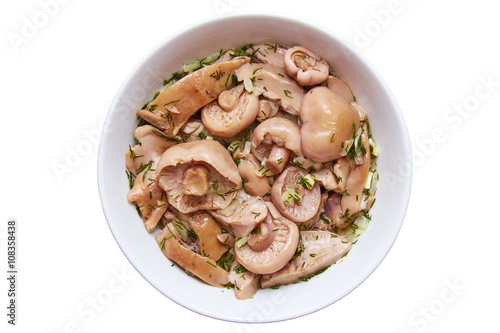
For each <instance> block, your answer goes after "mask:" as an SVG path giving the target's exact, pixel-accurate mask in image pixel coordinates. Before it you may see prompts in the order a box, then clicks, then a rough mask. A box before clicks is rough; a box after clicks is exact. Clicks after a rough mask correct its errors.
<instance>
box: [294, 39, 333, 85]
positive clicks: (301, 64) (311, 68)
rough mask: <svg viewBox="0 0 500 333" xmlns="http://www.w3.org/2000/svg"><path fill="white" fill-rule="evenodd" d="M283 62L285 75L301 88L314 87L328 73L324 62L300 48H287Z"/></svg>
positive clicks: (317, 56) (309, 51)
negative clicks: (295, 81)
mask: <svg viewBox="0 0 500 333" xmlns="http://www.w3.org/2000/svg"><path fill="white" fill-rule="evenodd" d="M284 60H285V69H286V72H287V74H288V75H290V76H291V77H293V78H294V79H296V80H297V82H298V83H299V84H300V85H302V86H314V85H316V84H319V83H321V82H323V81H325V80H326V78H327V77H328V73H329V71H330V68H329V66H328V63H327V62H326V61H325V60H323V59H321V57H320V56H319V55H317V54H316V53H314V52H312V51H311V50H308V49H306V48H304V47H301V46H294V47H291V48H289V49H288V50H287V51H286V53H285V58H284Z"/></svg>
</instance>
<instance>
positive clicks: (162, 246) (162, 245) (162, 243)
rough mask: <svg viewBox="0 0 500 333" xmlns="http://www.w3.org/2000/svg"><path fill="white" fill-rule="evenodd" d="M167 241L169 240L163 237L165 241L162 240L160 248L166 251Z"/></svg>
mask: <svg viewBox="0 0 500 333" xmlns="http://www.w3.org/2000/svg"><path fill="white" fill-rule="evenodd" d="M166 240H167V239H166V238H165V237H163V239H162V240H161V242H160V247H161V249H162V250H165V241H166Z"/></svg>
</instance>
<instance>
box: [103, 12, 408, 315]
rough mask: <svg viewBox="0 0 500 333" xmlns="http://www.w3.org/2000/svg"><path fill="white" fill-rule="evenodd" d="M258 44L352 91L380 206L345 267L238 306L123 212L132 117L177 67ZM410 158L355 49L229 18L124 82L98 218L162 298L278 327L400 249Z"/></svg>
mask: <svg viewBox="0 0 500 333" xmlns="http://www.w3.org/2000/svg"><path fill="white" fill-rule="evenodd" d="M262 42H269V43H278V44H281V45H289V46H293V45H301V46H304V47H306V48H309V49H311V50H312V51H314V52H316V53H317V54H319V55H321V56H322V57H323V58H325V59H326V60H327V61H328V63H329V64H330V65H331V66H332V67H333V68H334V70H335V71H336V72H337V73H338V74H339V75H340V76H341V77H342V78H344V79H345V80H346V81H347V82H348V84H349V85H350V86H351V88H352V90H353V91H354V94H355V96H356V98H357V100H358V102H359V103H360V104H361V105H362V106H363V107H364V109H365V110H366V111H367V113H368V115H369V117H370V125H371V128H372V132H373V136H374V138H375V140H376V142H377V144H378V146H379V148H380V156H379V158H378V171H379V173H380V181H379V184H378V191H377V195H376V204H375V205H374V207H373V209H372V210H371V211H370V214H371V215H372V216H373V219H372V221H371V223H370V226H369V228H368V229H367V231H366V232H365V233H364V234H363V235H362V236H361V237H360V238H359V239H358V242H357V243H356V244H355V245H353V247H352V249H351V251H350V252H349V254H348V255H347V256H346V257H345V258H344V259H343V260H342V262H341V263H337V265H334V266H333V267H331V268H330V269H328V270H327V271H325V272H324V273H322V274H320V275H318V276H316V277H314V278H313V279H311V280H310V281H308V282H301V283H298V284H293V285H288V286H282V287H281V288H279V289H274V290H273V289H263V290H259V291H258V292H257V294H256V295H255V296H254V297H253V298H251V299H248V300H237V299H236V298H235V296H234V292H233V290H226V289H219V288H214V287H211V286H209V285H207V284H204V283H203V282H200V281H199V280H197V279H195V278H192V277H189V276H188V275H186V273H185V272H184V271H183V270H182V269H180V268H178V267H177V266H172V265H171V263H170V261H169V260H168V259H167V258H166V257H165V256H164V255H163V253H162V252H161V251H159V249H158V245H157V244H156V242H155V239H154V233H148V232H147V231H146V229H145V227H144V224H143V222H142V220H141V219H140V218H139V216H138V215H137V213H136V210H135V207H134V206H133V205H130V204H128V203H127V200H126V195H127V192H128V181H127V177H126V175H125V157H124V156H125V151H126V150H127V149H128V145H129V144H131V143H132V138H133V132H134V129H135V128H136V124H137V117H136V114H135V113H136V111H137V110H139V109H140V108H141V107H142V105H144V103H146V102H149V101H150V100H151V99H152V97H153V94H154V93H155V92H156V91H157V90H158V89H159V88H161V87H162V84H163V80H164V79H166V78H168V77H170V76H171V74H172V73H173V72H175V71H178V70H179V69H180V68H181V66H182V64H184V63H187V62H189V61H192V60H196V59H200V58H203V57H205V56H207V55H209V54H212V53H215V52H218V51H219V50H220V49H228V48H230V47H239V46H242V45H245V44H248V43H254V44H257V43H262ZM411 156H412V155H411V147H410V141H409V136H408V132H407V128H406V124H405V121H404V119H403V115H402V113H401V110H400V108H399V106H398V104H397V102H396V100H395V98H394V96H393V95H392V93H391V91H390V89H389V87H388V86H387V84H386V83H385V82H384V80H383V79H382V77H381V75H380V74H379V73H378V72H377V70H376V69H375V68H374V67H373V65H371V64H370V62H369V61H368V60H367V59H366V58H365V57H364V56H363V55H362V54H360V52H358V51H357V50H356V49H355V48H354V47H353V46H351V45H350V44H349V43H347V42H346V41H344V40H343V39H342V38H340V37H338V36H336V35H335V34H334V33H332V32H329V31H326V30H325V29H323V28H319V27H316V26H314V25H311V24H306V23H303V22H300V21H298V20H295V19H291V18H284V17H277V16H269V15H244V16H231V17H227V18H222V19H216V20H212V21H209V22H205V23H201V24H197V25H196V26H193V27H191V28H190V29H188V30H186V31H184V32H182V33H180V34H178V35H176V36H174V37H171V38H168V39H166V40H164V41H163V42H162V43H160V44H159V45H158V46H157V47H155V48H154V49H153V50H152V51H150V52H149V53H148V54H147V55H146V56H145V57H144V58H143V59H142V61H141V62H140V63H139V64H138V65H137V66H136V68H135V69H133V70H132V72H131V73H130V74H129V75H128V77H127V78H126V80H125V82H124V83H123V84H122V86H121V87H120V88H119V90H118V92H117V94H116V96H115V98H114V100H113V102H112V104H111V107H110V109H109V112H108V114H107V117H106V122H105V125H104V127H103V132H102V136H101V141H100V145H99V157H98V184H99V193H100V197H101V204H102V207H103V210H104V214H105V216H106V219H107V222H108V224H109V228H110V229H111V232H112V234H113V236H114V238H115V239H116V242H117V243H118V245H119V246H120V248H121V250H122V251H123V253H124V254H125V256H126V257H127V258H128V260H129V261H130V263H131V264H132V265H133V266H134V267H135V268H136V269H137V271H138V272H139V273H140V274H141V275H142V276H143V277H144V278H145V279H146V280H147V281H148V282H149V283H150V284H151V285H152V286H154V287H155V288H156V289H157V290H158V291H160V292H161V293H163V294H164V295H165V296H167V297H168V298H169V299H171V300H172V301H174V302H176V303H178V304H180V305H182V306H183V307H185V308H187V309H190V310H192V311H195V312H197V313H200V314H203V315H206V316H209V317H213V318H217V319H222V320H228V321H234V322H245V323H263V322H275V321H280V320H286V319H291V318H296V317H299V316H303V315H306V314H309V313H312V312H314V311H317V310H319V309H322V308H324V307H326V306H328V305H331V304H332V303H334V302H336V301H338V300H339V299H341V298H342V297H344V296H345V295H347V294H348V293H349V292H351V291H352V290H354V289H355V288H356V287H357V286H359V285H360V284H361V283H362V282H363V281H364V280H365V279H366V278H367V277H368V276H369V275H370V274H371V273H372V272H373V271H374V270H375V269H376V268H377V266H378V265H379V264H380V263H381V262H382V260H383V259H384V257H385V256H386V255H387V253H388V252H389V250H390V249H391V247H392V245H393V243H394V241H395V240H396V237H397V235H398V233H399V230H400V228H401V225H402V223H403V220H404V216H405V213H406V209H407V206H408V201H409V196H410V189H411V177H412V168H411V165H412V158H411ZM329 286H335V288H331V287H329Z"/></svg>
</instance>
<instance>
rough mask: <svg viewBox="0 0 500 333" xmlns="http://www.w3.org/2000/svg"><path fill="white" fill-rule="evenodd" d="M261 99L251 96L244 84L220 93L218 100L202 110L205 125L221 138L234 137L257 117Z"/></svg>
mask: <svg viewBox="0 0 500 333" xmlns="http://www.w3.org/2000/svg"><path fill="white" fill-rule="evenodd" d="M258 105H259V98H258V97H257V96H256V95H253V94H249V93H248V92H247V91H246V90H245V87H244V85H243V84H240V85H238V86H236V87H234V88H232V89H230V90H225V91H223V92H221V93H220V95H219V97H218V99H217V100H216V101H213V102H211V103H209V104H207V105H206V106H204V107H203V108H202V109H201V119H202V121H203V125H204V126H205V127H206V128H207V129H208V130H209V131H210V132H212V133H213V134H215V135H217V136H220V137H225V138H228V137H232V136H234V135H236V134H238V133H239V132H240V131H242V130H244V129H245V128H247V127H248V125H250V124H251V123H252V122H253V121H254V120H255V118H256V117H257V113H258V112H259V109H258Z"/></svg>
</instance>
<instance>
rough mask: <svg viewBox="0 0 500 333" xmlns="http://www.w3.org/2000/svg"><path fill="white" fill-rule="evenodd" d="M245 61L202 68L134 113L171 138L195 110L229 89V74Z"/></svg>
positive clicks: (240, 59)
mask: <svg viewBox="0 0 500 333" xmlns="http://www.w3.org/2000/svg"><path fill="white" fill-rule="evenodd" d="M248 61H249V59H248V57H245V58H238V59H234V60H231V61H227V62H223V63H217V64H213V65H209V66H206V67H202V68H200V69H198V70H196V71H194V72H193V73H191V74H189V75H187V76H185V77H184V78H182V79H181V80H179V81H177V82H176V83H174V84H173V85H171V86H170V87H168V88H167V89H165V90H164V91H162V92H161V93H160V94H159V95H158V96H157V97H156V98H155V99H154V100H153V101H151V102H150V103H149V104H148V105H147V107H146V108H145V109H143V110H139V111H137V115H138V116H139V117H141V118H143V119H144V120H146V121H147V122H149V123H151V124H152V125H154V126H155V127H158V128H160V129H161V130H164V131H165V133H166V135H167V136H168V137H169V138H172V137H174V136H175V135H177V133H178V132H179V130H180V129H181V127H182V126H183V125H184V124H185V123H186V122H187V121H188V119H189V118H190V117H191V116H192V115H193V114H194V113H195V112H196V111H198V110H199V109H200V108H201V107H203V106H205V105H206V104H208V103H210V102H211V101H213V100H214V99H216V98H217V96H218V95H219V94H220V93H221V92H222V91H224V90H226V89H228V88H230V84H228V77H229V76H230V75H232V73H234V71H235V70H236V69H237V68H239V67H240V66H241V65H243V64H245V63H247V62H248ZM229 82H231V81H230V80H229Z"/></svg>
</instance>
